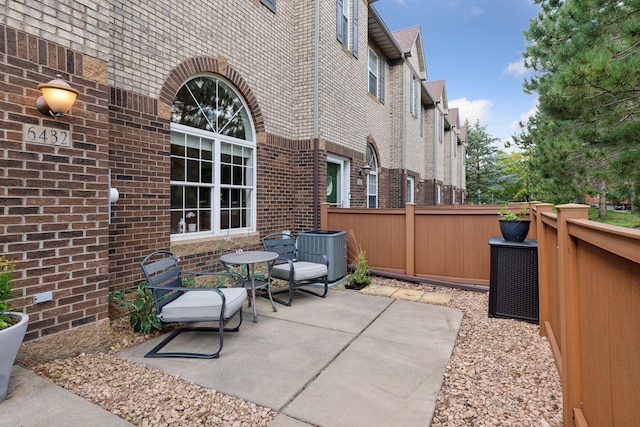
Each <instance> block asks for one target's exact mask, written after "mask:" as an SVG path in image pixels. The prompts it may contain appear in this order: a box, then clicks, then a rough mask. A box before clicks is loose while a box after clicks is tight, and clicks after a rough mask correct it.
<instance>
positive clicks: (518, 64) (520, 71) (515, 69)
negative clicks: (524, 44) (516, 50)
mask: <svg viewBox="0 0 640 427" xmlns="http://www.w3.org/2000/svg"><path fill="white" fill-rule="evenodd" d="M504 73H505V74H509V75H513V76H515V77H522V76H524V75H525V74H526V73H527V67H525V66H524V59H519V60H518V61H514V62H510V63H509V65H507V68H505V69H504Z"/></svg>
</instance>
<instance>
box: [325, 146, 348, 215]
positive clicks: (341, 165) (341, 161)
mask: <svg viewBox="0 0 640 427" xmlns="http://www.w3.org/2000/svg"><path fill="white" fill-rule="evenodd" d="M327 163H333V164H336V165H338V180H339V182H338V186H337V189H338V199H339V200H340V201H339V202H338V201H337V202H336V206H332V207H338V208H348V207H349V206H350V202H349V199H350V185H349V182H350V179H351V173H350V164H351V162H350V161H349V159H347V158H345V157H340V156H336V155H335V154H327ZM327 186H328V184H327Z"/></svg>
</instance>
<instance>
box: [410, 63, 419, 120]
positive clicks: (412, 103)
mask: <svg viewBox="0 0 640 427" xmlns="http://www.w3.org/2000/svg"><path fill="white" fill-rule="evenodd" d="M417 96H418V95H417V94H416V76H415V74H413V73H411V83H410V87H409V111H410V112H411V114H416V98H417Z"/></svg>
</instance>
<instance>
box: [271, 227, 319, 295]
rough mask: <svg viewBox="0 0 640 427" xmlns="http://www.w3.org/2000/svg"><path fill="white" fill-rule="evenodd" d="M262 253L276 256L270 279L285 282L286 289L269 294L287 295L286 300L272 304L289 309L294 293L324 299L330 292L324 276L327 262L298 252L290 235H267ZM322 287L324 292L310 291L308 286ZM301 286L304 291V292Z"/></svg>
mask: <svg viewBox="0 0 640 427" xmlns="http://www.w3.org/2000/svg"><path fill="white" fill-rule="evenodd" d="M262 245H263V246H264V250H265V251H269V252H276V253H277V254H278V259H276V260H275V261H274V262H273V264H271V265H269V274H270V275H271V277H272V278H276V279H281V280H285V281H287V282H288V283H289V288H288V289H284V290H281V291H277V292H272V294H279V293H283V292H288V293H289V300H288V301H283V300H281V299H278V298H276V297H273V300H274V301H276V302H279V303H280V304H284V305H289V306H290V305H291V302H292V301H293V292H294V291H295V290H299V291H302V292H306V293H308V294H311V295H315V296H317V297H322V298H324V297H325V296H326V295H327V291H328V289H329V283H328V280H327V276H328V274H329V259H328V258H327V256H326V255H324V254H314V253H310V252H305V251H301V250H299V249H298V248H297V246H296V239H294V238H293V237H292V236H291V235H289V234H283V233H275V234H269V235H268V236H265V237H264V238H263V239H262ZM314 284H316V285H317V284H322V285H323V287H324V290H323V292H316V291H313V290H311V289H309V285H314ZM303 286H304V288H303Z"/></svg>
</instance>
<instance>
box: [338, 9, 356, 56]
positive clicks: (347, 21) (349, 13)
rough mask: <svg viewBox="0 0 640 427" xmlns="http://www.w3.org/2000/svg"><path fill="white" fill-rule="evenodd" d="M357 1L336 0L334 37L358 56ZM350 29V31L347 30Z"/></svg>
mask: <svg viewBox="0 0 640 427" xmlns="http://www.w3.org/2000/svg"><path fill="white" fill-rule="evenodd" d="M358 1H359V0H336V38H337V39H338V41H339V42H340V43H342V45H343V46H344V47H345V48H346V49H351V52H352V53H353V56H355V57H356V58H357V57H358ZM349 30H351V31H349Z"/></svg>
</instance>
